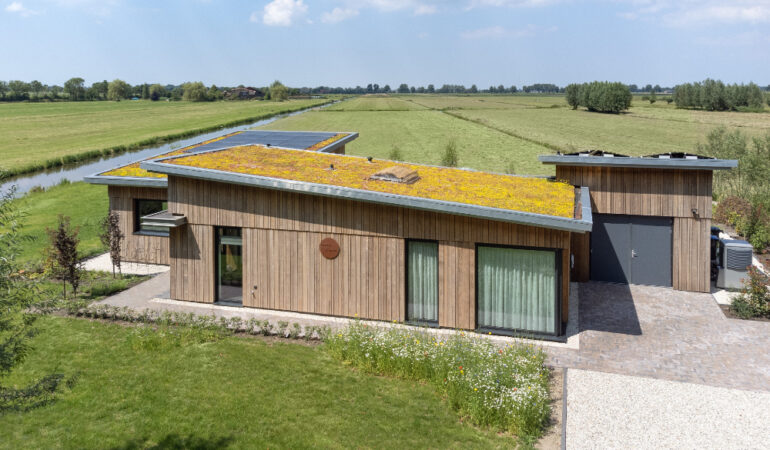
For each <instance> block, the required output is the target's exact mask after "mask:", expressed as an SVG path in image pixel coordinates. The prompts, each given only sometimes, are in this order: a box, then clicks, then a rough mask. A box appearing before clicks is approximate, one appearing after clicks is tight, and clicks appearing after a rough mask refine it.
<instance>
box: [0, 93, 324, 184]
mask: <svg viewBox="0 0 770 450" xmlns="http://www.w3.org/2000/svg"><path fill="white" fill-rule="evenodd" d="M326 101H327V100H319V99H316V100H290V101H286V102H280V103H276V102H262V101H232V102H213V103H192V102H151V101H145V100H139V101H122V102H54V103H0V142H2V146H0V169H3V170H6V171H9V172H11V173H18V172H24V171H28V169H31V168H34V167H36V166H40V165H48V166H53V165H57V164H55V163H56V161H59V163H61V159H62V158H67V157H70V158H72V157H76V156H79V155H80V156H82V155H83V154H84V153H88V152H95V151H100V150H104V149H109V148H113V147H117V146H124V147H133V146H135V145H136V144H138V143H141V142H145V141H148V140H152V139H156V138H161V139H162V138H164V137H167V136H170V135H179V134H184V133H187V132H191V131H194V130H200V129H207V128H213V127H217V126H220V125H224V124H230V123H233V122H238V121H244V120H248V119H252V118H253V119H254V120H257V118H261V117H265V116H271V115H274V114H277V113H281V112H286V111H293V110H297V109H302V108H305V107H309V106H313V105H318V104H321V103H324V102H326Z"/></svg>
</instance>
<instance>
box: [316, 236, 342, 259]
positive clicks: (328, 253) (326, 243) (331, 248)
mask: <svg viewBox="0 0 770 450" xmlns="http://www.w3.org/2000/svg"><path fill="white" fill-rule="evenodd" d="M318 248H319V249H320V250H321V254H322V255H324V258H326V259H334V258H336V257H337V256H338V255H339V254H340V244H338V243H337V241H335V240H334V239H332V238H326V239H324V240H323V241H321V245H319V246H318Z"/></svg>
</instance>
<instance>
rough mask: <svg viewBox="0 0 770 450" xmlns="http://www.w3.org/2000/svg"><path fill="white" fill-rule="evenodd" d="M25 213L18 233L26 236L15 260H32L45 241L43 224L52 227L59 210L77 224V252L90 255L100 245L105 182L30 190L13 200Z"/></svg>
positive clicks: (40, 253) (36, 259) (40, 252)
mask: <svg viewBox="0 0 770 450" xmlns="http://www.w3.org/2000/svg"><path fill="white" fill-rule="evenodd" d="M15 202H16V204H17V205H19V207H20V209H21V210H22V211H24V212H25V213H26V217H25V219H24V228H23V229H22V234H23V235H25V236H27V238H28V241H26V242H25V243H24V247H23V251H22V253H21V255H20V257H19V260H20V261H21V262H23V263H36V262H39V261H40V260H41V259H42V257H43V251H44V250H45V248H46V247H48V245H49V241H48V234H47V233H46V228H55V227H56V225H57V223H58V216H59V214H63V215H65V216H69V217H70V220H71V223H72V225H73V226H74V227H77V228H79V230H80V231H79V237H80V246H79V249H80V253H81V254H82V255H84V256H87V255H93V254H94V253H97V252H99V251H101V250H103V246H102V243H101V241H100V240H99V233H100V230H101V229H100V227H101V225H100V224H101V220H102V219H103V218H104V216H106V215H107V208H108V204H109V198H108V197H107V186H98V185H93V184H86V183H83V182H79V183H72V184H62V185H59V186H54V187H52V188H50V189H48V190H46V191H45V192H31V193H29V194H27V195H25V196H24V197H22V198H20V199H18V200H15Z"/></svg>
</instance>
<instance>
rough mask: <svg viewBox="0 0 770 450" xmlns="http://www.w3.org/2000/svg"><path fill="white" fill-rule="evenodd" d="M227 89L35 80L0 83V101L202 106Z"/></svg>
mask: <svg viewBox="0 0 770 450" xmlns="http://www.w3.org/2000/svg"><path fill="white" fill-rule="evenodd" d="M240 87H243V86H240ZM229 89H230V88H221V87H217V86H216V85H213V84H212V85H211V86H209V87H206V85H204V84H203V83H202V82H200V81H195V82H187V83H182V84H180V85H173V84H166V85H162V84H158V83H155V84H148V83H143V84H137V85H133V86H132V85H131V84H129V83H127V82H125V81H123V80H121V79H115V80H112V81H107V80H104V81H97V82H95V83H93V84H91V86H86V84H85V80H84V79H83V78H80V77H73V78H70V79H69V80H67V81H65V82H64V85H63V86H58V85H51V86H49V85H46V84H43V83H41V82H40V81H37V80H33V81H31V82H25V81H20V80H11V81H0V101H6V102H18V101H32V102H36V101H57V100H68V101H99V100H111V101H120V100H126V99H134V98H136V99H142V100H152V101H157V100H161V99H168V100H186V101H193V102H205V101H216V100H222V99H223V98H224V94H225V92H226V91H228V90H229ZM261 91H262V92H265V95H264V98H265V99H266V100H279V101H280V100H286V99H287V98H289V96H291V95H298V94H299V93H300V92H299V89H291V88H287V87H286V86H284V85H283V84H282V83H281V82H280V81H275V82H274V83H273V84H272V85H270V86H269V87H265V88H261Z"/></svg>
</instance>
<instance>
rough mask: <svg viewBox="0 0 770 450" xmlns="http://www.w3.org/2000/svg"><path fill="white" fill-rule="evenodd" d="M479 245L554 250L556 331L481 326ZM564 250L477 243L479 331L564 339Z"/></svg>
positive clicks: (475, 306) (476, 319)
mask: <svg viewBox="0 0 770 450" xmlns="http://www.w3.org/2000/svg"><path fill="white" fill-rule="evenodd" d="M479 247H492V248H507V249H512V250H535V251H544V252H552V253H553V254H554V266H555V267H554V269H555V270H556V276H555V277H554V283H555V284H556V285H555V287H554V292H555V293H556V295H555V298H554V301H555V302H556V305H555V308H554V311H555V313H554V330H555V332H554V333H545V332H542V331H531V330H523V329H518V328H500V327H489V326H483V327H482V326H479ZM563 250H564V249H561V248H553V247H530V246H524V245H502V244H483V243H478V242H477V243H476V245H475V248H474V251H475V255H474V288H475V289H474V291H475V292H474V295H473V297H474V298H473V301H474V303H475V305H474V308H473V309H474V315H475V317H474V319H475V324H474V325H475V327H476V331H477V332H483V333H491V334H498V335H502V336H514V337H534V338H538V339H545V340H559V341H562V340H563V339H561V338H560V337H561V336H562V335H563V334H564V330H563V328H564V327H563V323H562V320H561V316H562V300H563V299H562V297H563V295H562V281H563V280H562V277H563V274H562V270H561V269H562V267H561V265H562V264H561V263H562V256H563Z"/></svg>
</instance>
